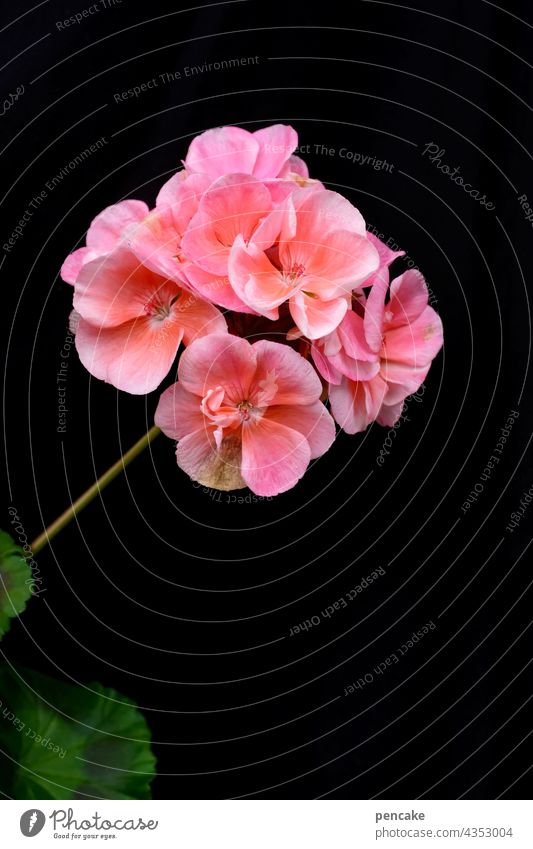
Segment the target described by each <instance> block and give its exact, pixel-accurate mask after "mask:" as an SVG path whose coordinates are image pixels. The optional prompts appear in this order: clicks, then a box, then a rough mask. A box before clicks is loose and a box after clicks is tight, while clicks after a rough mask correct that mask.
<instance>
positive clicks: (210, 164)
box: [184, 124, 309, 180]
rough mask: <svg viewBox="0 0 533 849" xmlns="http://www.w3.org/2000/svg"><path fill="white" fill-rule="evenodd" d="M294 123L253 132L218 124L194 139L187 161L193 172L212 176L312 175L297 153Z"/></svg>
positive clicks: (264, 176)
mask: <svg viewBox="0 0 533 849" xmlns="http://www.w3.org/2000/svg"><path fill="white" fill-rule="evenodd" d="M297 146H298V136H297V134H296V131H295V130H293V128H292V127H287V126H285V125H283V124H274V125H272V126H270V127H265V129H263V130H257V131H256V132H255V133H249V132H248V130H243V129H241V128H240V127H217V128H216V129H214V130H207V132H205V133H202V135H200V136H197V137H196V138H195V139H193V140H192V142H191V144H190V147H189V152H188V153H187V158H186V159H185V162H184V165H185V167H186V169H187V172H189V173H196V174H208V175H209V176H210V177H211V178H212V179H214V178H216V177H222V176H224V175H226V174H237V173H240V174H253V176H254V177H257V178H258V179H260V180H263V179H268V178H273V177H278V176H283V177H287V176H289V174H290V173H291V172H294V173H296V174H298V175H299V176H302V177H307V176H309V175H308V173H307V168H306V166H305V164H304V163H303V162H302V160H301V159H298V157H297V156H291V154H292V152H293V151H294V150H295V148H296V147H297Z"/></svg>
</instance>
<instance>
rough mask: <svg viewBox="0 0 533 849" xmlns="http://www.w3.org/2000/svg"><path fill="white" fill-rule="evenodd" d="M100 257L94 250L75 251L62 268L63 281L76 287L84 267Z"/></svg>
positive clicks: (80, 249) (82, 249)
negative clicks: (75, 284)
mask: <svg viewBox="0 0 533 849" xmlns="http://www.w3.org/2000/svg"><path fill="white" fill-rule="evenodd" d="M99 256H100V254H99V253H98V251H95V250H93V249H92V248H78V249H77V250H76V251H73V252H72V253H71V254H69V255H68V257H67V258H66V260H65V262H64V263H63V265H62V266H61V271H60V272H59V274H60V276H61V279H62V280H64V281H65V283H71V284H72V285H74V283H75V282H76V280H77V279H78V275H79V273H80V271H81V268H82V266H83V265H85V264H86V263H87V262H91V260H93V259H96V258H97V257H99Z"/></svg>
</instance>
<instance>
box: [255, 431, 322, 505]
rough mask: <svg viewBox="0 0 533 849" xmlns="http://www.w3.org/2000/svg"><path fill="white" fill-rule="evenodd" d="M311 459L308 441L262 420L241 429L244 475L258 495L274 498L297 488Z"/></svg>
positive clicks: (297, 433)
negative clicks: (296, 485) (272, 496)
mask: <svg viewBox="0 0 533 849" xmlns="http://www.w3.org/2000/svg"><path fill="white" fill-rule="evenodd" d="M310 459H311V449H310V447H309V443H308V441H307V439H306V438H305V437H304V436H302V434H301V433H299V432H298V431H296V430H293V429H292V428H290V427H286V426H285V425H283V424H279V423H278V422H275V421H271V420H270V419H268V418H266V417H265V416H263V418H261V419H259V420H258V421H254V422H246V423H245V424H244V425H243V428H242V476H243V478H244V480H245V482H246V484H247V485H248V486H249V487H250V489H251V490H252V492H254V493H255V494H256V495H262V496H271V495H278V493H280V492H286V491H287V490H288V489H291V488H292V487H293V486H295V484H296V483H298V481H299V480H300V478H301V477H303V475H304V474H305V470H306V469H307V466H308V465H309V461H310Z"/></svg>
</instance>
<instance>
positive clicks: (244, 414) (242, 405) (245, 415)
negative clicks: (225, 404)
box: [237, 401, 253, 422]
mask: <svg viewBox="0 0 533 849" xmlns="http://www.w3.org/2000/svg"><path fill="white" fill-rule="evenodd" d="M237 409H238V411H239V413H240V414H241V422H247V421H249V419H250V416H251V415H252V411H253V406H252V405H251V404H250V402H249V401H240V402H239V403H238V404H237Z"/></svg>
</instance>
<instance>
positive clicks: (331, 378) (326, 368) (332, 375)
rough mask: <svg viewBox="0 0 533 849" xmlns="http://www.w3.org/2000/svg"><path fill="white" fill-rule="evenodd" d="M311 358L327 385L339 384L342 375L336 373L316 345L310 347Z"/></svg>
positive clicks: (327, 358) (329, 361) (328, 359)
mask: <svg viewBox="0 0 533 849" xmlns="http://www.w3.org/2000/svg"><path fill="white" fill-rule="evenodd" d="M311 356H312V358H313V362H314V364H315V366H316V367H317V370H318V372H319V373H320V374H321V375H322V377H323V378H324V380H327V382H328V383H334V384H339V383H340V382H341V379H342V374H341V373H340V372H339V371H337V369H336V368H335V366H334V365H333V363H332V362H331V360H330V358H329V357H328V356H326V354H325V353H324V351H323V350H321V349H320V348H319V347H317V346H316V345H312V346H311Z"/></svg>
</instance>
